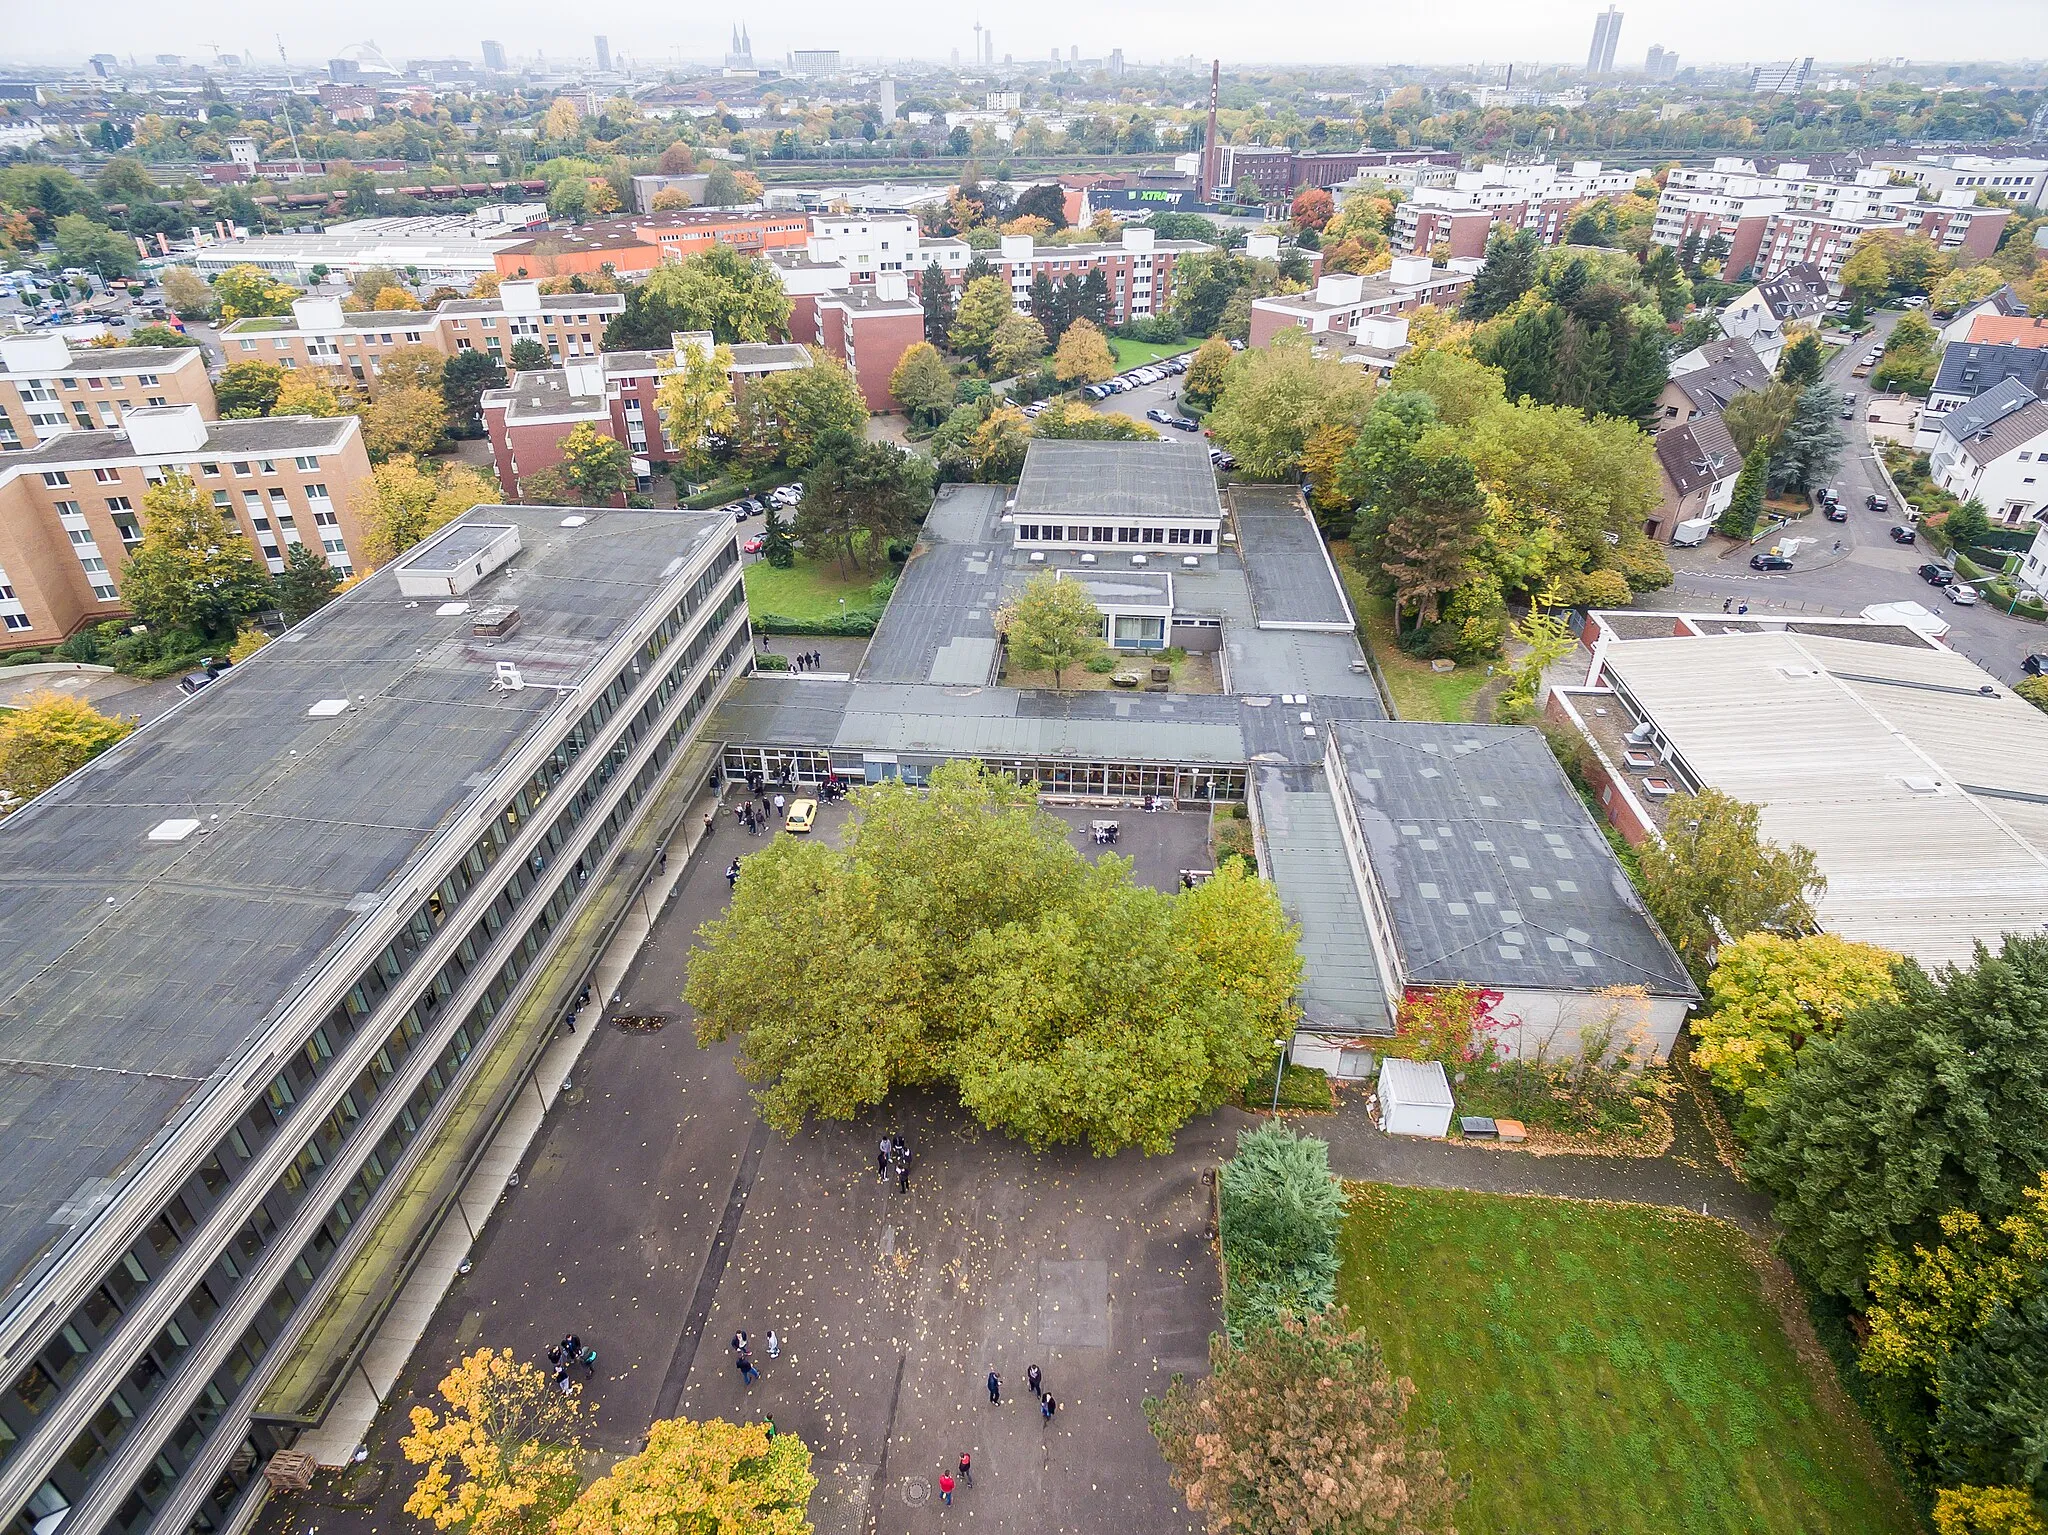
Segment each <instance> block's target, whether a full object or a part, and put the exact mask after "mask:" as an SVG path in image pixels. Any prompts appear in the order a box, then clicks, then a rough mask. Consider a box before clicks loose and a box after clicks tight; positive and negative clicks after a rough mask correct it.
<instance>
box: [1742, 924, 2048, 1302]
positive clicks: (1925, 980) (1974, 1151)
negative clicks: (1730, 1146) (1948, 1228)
mask: <svg viewBox="0 0 2048 1535" xmlns="http://www.w3.org/2000/svg"><path fill="white" fill-rule="evenodd" d="M1893 979H1894V982H1895V984H1896V987H1897V992H1898V994H1897V996H1896V997H1894V998H1892V999H1890V1000H1887V1001H1879V1002H1873V1003H1871V1004H1869V1005H1867V1006H1865V1007H1862V1008H1860V1009H1858V1010H1857V1011H1855V1012H1853V1013H1851V1014H1849V1015H1848V1017H1847V1018H1845V1019H1844V1020H1843V1023H1842V1026H1841V1027H1840V1029H1839V1030H1837V1031H1836V1032H1835V1033H1834V1034H1833V1035H1832V1036H1830V1037H1828V1038H1824V1039H1816V1040H1812V1041H1810V1042H1808V1043H1807V1045H1806V1046H1805V1047H1804V1048H1803V1049H1802V1050H1800V1052H1799V1053H1798V1055H1797V1056H1796V1057H1794V1059H1793V1065H1792V1073H1791V1075H1790V1076H1789V1077H1787V1078H1786V1079H1785V1081H1784V1083H1783V1084H1782V1085H1781V1086H1780V1087H1779V1089H1778V1091H1777V1094H1776V1096H1775V1097H1774V1098H1773V1099H1772V1101H1771V1103H1770V1105H1769V1106H1768V1108H1767V1110H1766V1112H1765V1113H1764V1114H1763V1115H1762V1117H1761V1118H1760V1120H1759V1122H1758V1125H1757V1129H1756V1134H1755V1137H1754V1144H1753V1146H1752V1148H1751V1151H1750V1154H1749V1160H1748V1164H1747V1165H1748V1171H1749V1173H1750V1176H1751V1177H1752V1178H1753V1179H1754V1180H1755V1181H1756V1182H1757V1183H1758V1184H1760V1185H1761V1186H1762V1187H1764V1188H1766V1189H1768V1190H1769V1191H1770V1192H1771V1193H1772V1194H1773V1195H1774V1196H1775V1197H1776V1200H1777V1209H1776V1215H1777V1219H1778V1222H1779V1224H1780V1225H1781V1226H1782V1227H1783V1228H1784V1231H1785V1246H1786V1249H1787V1251H1789V1252H1790V1253H1791V1254H1792V1256H1793V1257H1795V1258H1796V1259H1797V1260H1798V1261H1799V1263H1800V1265H1801V1266H1802V1267H1803V1268H1804V1269H1805V1270H1806V1271H1807V1272H1808V1273H1809V1274H1811V1275H1812V1276H1813V1278H1814V1280H1815V1281H1816V1282H1817V1283H1819V1284H1820V1285H1821V1286H1822V1288H1824V1289H1826V1290H1829V1291H1831V1292H1833V1293H1835V1294H1837V1295H1843V1296H1847V1297H1850V1298H1851V1299H1857V1298H1860V1297H1861V1295H1862V1293H1863V1285H1864V1281H1865V1278H1866V1276H1867V1275H1868V1274H1869V1272H1870V1269H1871V1257H1872V1254H1873V1252H1874V1251H1875V1250H1877V1249H1878V1248H1890V1249H1896V1250H1898V1251H1906V1250H1908V1249H1910V1248H1911V1247H1912V1245H1913V1244H1914V1243H1915V1242H1916V1241H1931V1240H1932V1239H1933V1238H1934V1237H1935V1235H1936V1234H1937V1232H1936V1220H1937V1217H1939V1216H1941V1215H1942V1214H1944V1213H1946V1212H1949V1211H1955V1210H1963V1211H1968V1212H1970V1213H1972V1214H1975V1215H1977V1216H1980V1217H1982V1218H1983V1219H1984V1220H1986V1221H1996V1220H1998V1219H2000V1218H2002V1217H2004V1216H2006V1215H2008V1214H2010V1213H2012V1212H2013V1211H2014V1210H2016V1209H2018V1208H2019V1207H2020V1204H2021V1201H2022V1199H2023V1197H2024V1195H2025V1191H2026V1190H2027V1189H2028V1187H2029V1186H2030V1185H2032V1184H2033V1182H2034V1180H2035V1179H2036V1177H2037V1176H2038V1175H2039V1174H2040V1173H2041V1172H2042V1171H2043V1170H2044V1169H2048V938H2043V937H2035V936H2023V935H2016V934H2015V935H2008V936H2007V937H2006V938H2005V940H2004V941H2003V943H2002V944H2001V945H2000V948H1999V950H1998V952H1997V953H1995V954H1994V953H1992V952H1991V951H1989V950H1988V949H1986V948H1984V947H1982V946H1981V945H1980V946H1979V948H1978V950H1977V953H1976V957H1975V959H1974V960H1973V961H1972V962H1971V963H1970V964H1969V965H1968V966H1967V967H1965V968H1961V969H1955V968H1945V969H1943V970H1942V971H1940V972H1939V973H1938V974H1935V975H1929V974H1928V973H1927V972H1926V971H1925V970H1923V969H1922V968H1921V967H1920V966H1919V965H1918V964H1916V963H1914V962H1913V961H1910V960H1907V961H1903V962H1901V963H1900V965H1899V966H1898V968H1897V969H1896V970H1895V971H1894V974H1893Z"/></svg>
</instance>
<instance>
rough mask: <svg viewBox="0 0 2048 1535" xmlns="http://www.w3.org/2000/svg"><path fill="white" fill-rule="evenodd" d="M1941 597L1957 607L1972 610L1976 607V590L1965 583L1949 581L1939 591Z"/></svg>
mask: <svg viewBox="0 0 2048 1535" xmlns="http://www.w3.org/2000/svg"><path fill="white" fill-rule="evenodd" d="M1941 595H1942V596H1944V597H1946V598H1948V600H1949V601H1950V602H1953V603H1954V604H1955V605H1956V606H1957V607H1961V608H1974V607H1975V606H1976V605H1977V588H1976V587H1974V586H1972V585H1970V583H1969V582H1967V581H1951V582H1949V584H1948V585H1947V586H1944V587H1943V588H1942V589H1941Z"/></svg>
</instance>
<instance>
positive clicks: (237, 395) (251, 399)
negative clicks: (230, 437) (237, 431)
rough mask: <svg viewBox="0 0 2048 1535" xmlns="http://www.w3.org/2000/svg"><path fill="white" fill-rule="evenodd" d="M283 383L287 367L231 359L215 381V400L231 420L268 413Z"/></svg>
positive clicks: (222, 413) (221, 410)
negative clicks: (232, 360)
mask: <svg viewBox="0 0 2048 1535" xmlns="http://www.w3.org/2000/svg"><path fill="white" fill-rule="evenodd" d="M283 384H284V369H283V368H281V367H279V366H278V365H277V364H276V363H274V362H262V361H252V362H231V363H229V364H228V365H227V366H226V367H225V368H222V369H221V370H220V377H219V378H217V379H215V380H214V382H213V400H214V403H215V404H216V405H217V406H219V407H220V413H221V415H222V416H224V417H226V418H228V419H230V420H240V419H245V418H249V417H254V416H267V415H269V414H270V412H271V408H272V407H273V406H275V405H276V404H277V391H278V390H279V388H281V387H282V386H283Z"/></svg>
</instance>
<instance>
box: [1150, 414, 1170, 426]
mask: <svg viewBox="0 0 2048 1535" xmlns="http://www.w3.org/2000/svg"><path fill="white" fill-rule="evenodd" d="M1145 419H1146V420H1147V421H1157V422H1158V423H1159V424H1160V425H1161V426H1171V425H1173V417H1171V416H1169V415H1168V414H1167V413H1166V412H1165V411H1163V410H1148V411H1146V412H1145Z"/></svg>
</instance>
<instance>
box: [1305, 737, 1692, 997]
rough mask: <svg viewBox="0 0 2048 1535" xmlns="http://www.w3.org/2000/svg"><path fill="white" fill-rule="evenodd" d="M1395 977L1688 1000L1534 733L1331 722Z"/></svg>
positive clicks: (1662, 947)
mask: <svg viewBox="0 0 2048 1535" xmlns="http://www.w3.org/2000/svg"><path fill="white" fill-rule="evenodd" d="M1335 734H1336V739H1337V749H1338V753H1339V760H1340V761H1341V762H1342V764H1343V770H1344V779H1345V787H1346V788H1347V789H1348V791H1349V792H1350V795H1351V800H1352V803H1353V804H1354V805H1355V806H1356V807H1357V810H1358V817H1359V822H1360V825H1361V828H1362V830H1363V832H1364V834H1365V840H1366V845H1367V853H1368V856H1369V857H1370V859H1371V861H1372V870H1373V876H1374V879H1375V881H1376V882H1377V883H1378V885H1379V887H1380V888H1381V890H1382V891H1383V892H1384V894H1385V896H1386V902H1387V908H1388V910H1389V911H1390V912H1391V913H1392V915H1393V924H1394V941H1395V943H1396V944H1397V945H1398V946H1399V948H1400V951H1401V963H1402V968H1403V970H1404V971H1405V972H1406V974H1407V975H1408V976H1409V978H1410V979H1412V980H1416V981H1422V982H1428V983H1437V984H1452V983H1457V982H1468V983H1472V984H1477V985H1484V986H1490V987H1502V986H1528V987H1535V988H1545V989H1551V990H1573V991H1583V990H1590V989H1596V988H1599V987H1603V986H1622V985H1627V986H1642V987H1644V988H1646V989H1647V990H1649V991H1650V992H1652V993H1655V994H1658V995H1664V996H1684V997H1694V996H1697V995H1698V992H1697V990H1696V989H1695V987H1694V986H1693V984H1692V979H1691V977H1690V976H1689V975H1687V973H1686V970H1685V966H1684V965H1683V964H1681V963H1680V962H1679V959H1678V955H1677V954H1676V953H1675V952H1673V950H1672V948H1671V945H1670V944H1669V943H1667V942H1666V941H1665V938H1664V935H1663V933H1662V932H1661V931H1660V930H1659V929H1658V927H1657V925H1656V923H1655V922H1653V921H1652V920H1651V919H1650V916H1649V914H1648V913H1647V912H1646V911H1644V909H1643V905H1642V902H1641V900H1640V899H1639V898H1638V897H1637V895H1636V892H1635V887H1634V886H1633V885H1631V884H1630V883H1629V880H1628V876H1627V874H1625V873H1624V872H1623V871H1622V868H1621V865H1620V863H1619V862H1617V861H1616V859H1615V856H1614V852H1613V850H1612V849H1611V848H1610V847H1609V846H1608V845H1607V839H1606V838H1605V837H1604V836H1603V835H1602V834H1601V832H1600V830H1599V828H1598V827H1596V826H1595V825H1594V824H1593V819H1592V816H1591V815H1590V814H1589V813H1588V812H1587V810H1586V806H1585V803H1584V802H1583V801H1582V800H1580V798H1579V796H1578V794H1577V793H1576V792H1574V790H1573V789H1572V787H1571V785H1570V784H1569V783H1567V782H1566V781H1565V777H1564V773H1563V771H1562V770H1561V769H1560V768H1559V767H1558V765H1557V759H1556V758H1555V757H1553V756H1552V755H1551V752H1550V747H1549V746H1548V745H1547V744H1546V743H1545V741H1544V739H1543V736H1542V733H1541V732H1540V731H1537V730H1534V729H1531V728H1529V727H1527V726H1500V725H1436V724H1428V723H1423V722H1420V721H1413V720H1404V721H1389V722H1387V723H1384V724H1370V723H1365V722H1360V721H1351V722H1346V723H1343V724H1340V725H1338V726H1336V727H1335Z"/></svg>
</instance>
